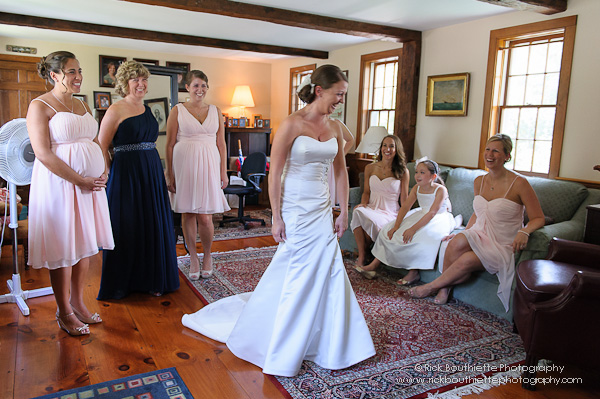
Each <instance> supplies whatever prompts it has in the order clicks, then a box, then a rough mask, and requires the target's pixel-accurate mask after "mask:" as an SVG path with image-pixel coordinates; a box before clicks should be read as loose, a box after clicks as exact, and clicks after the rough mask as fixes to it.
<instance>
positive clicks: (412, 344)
mask: <svg viewBox="0 0 600 399" xmlns="http://www.w3.org/2000/svg"><path fill="white" fill-rule="evenodd" d="M275 249H276V247H268V248H261V249H247V250H239V251H231V252H222V253H213V262H214V263H213V264H214V267H215V273H214V275H213V276H214V278H211V279H207V280H201V281H194V282H192V281H189V280H188V282H189V284H190V286H192V287H193V288H194V289H195V291H196V293H197V294H198V295H199V297H200V299H201V300H202V301H203V302H204V303H210V302H213V301H216V300H218V299H220V298H223V297H226V296H230V295H233V294H238V293H243V292H249V291H252V290H253V289H254V287H255V286H256V284H257V283H258V281H259V279H260V277H261V276H262V274H263V272H264V270H265V269H266V267H267V266H268V265H269V263H270V261H271V258H272V257H273V254H274V253H275ZM352 262H354V259H353V258H352V257H351V256H350V255H345V256H344V263H345V265H346V271H347V273H348V276H349V278H350V282H351V284H352V287H353V288H354V292H355V294H356V297H357V299H358V302H359V304H360V306H361V309H362V311H363V313H364V316H365V319H366V321H367V324H368V326H369V329H370V331H371V335H372V338H373V342H374V344H375V348H376V351H377V354H376V355H375V356H374V357H372V358H370V359H367V360H365V361H363V362H361V363H359V364H356V365H354V366H352V367H350V368H347V369H344V370H326V369H323V368H321V367H319V366H317V365H316V364H314V363H312V362H307V361H305V362H304V363H303V365H302V369H301V370H300V373H299V374H298V376H296V377H293V378H286V377H275V378H276V380H277V381H278V382H279V384H281V387H283V389H285V391H287V393H288V394H289V397H291V398H302V399H306V398H311V399H317V398H319V399H324V398H328V399H330V398H357V399H358V398H361V399H363V398H364V399H375V398H385V399H391V398H412V397H415V398H421V397H422V398H425V397H446V395H444V394H442V393H443V392H445V391H449V392H446V394H447V395H452V396H450V397H454V398H456V397H460V396H462V395H466V394H469V393H475V392H480V391H482V390H484V389H489V388H490V387H491V386H495V385H501V384H503V383H506V382H509V381H514V380H512V378H516V377H518V375H519V371H520V370H519V366H518V364H519V363H521V362H522V361H523V360H524V359H525V352H524V349H523V347H522V344H521V340H520V338H519V336H518V335H516V334H514V333H513V332H512V326H511V324H510V323H509V322H507V321H506V320H504V319H501V318H499V317H497V316H495V315H493V314H491V313H488V312H485V311H483V310H480V309H477V308H475V307H472V306H470V305H468V304H465V303H462V302H460V301H456V300H451V301H450V302H449V303H448V304H447V305H444V306H439V305H435V304H434V303H433V300H432V298H428V299H412V298H410V297H409V296H408V295H407V288H405V287H400V286H398V285H397V284H396V283H395V281H397V279H398V276H397V275H393V274H389V272H383V273H382V274H381V275H379V277H378V278H377V279H375V280H365V279H364V278H363V277H361V276H360V275H359V274H358V273H356V272H355V271H354V270H352V269H351V265H352ZM179 267H180V270H181V272H182V274H184V275H186V276H187V273H188V271H189V257H187V256H184V257H180V258H179ZM459 387H460V388H459ZM454 388H457V389H454ZM450 390H452V391H450ZM432 395H433V396H432Z"/></svg>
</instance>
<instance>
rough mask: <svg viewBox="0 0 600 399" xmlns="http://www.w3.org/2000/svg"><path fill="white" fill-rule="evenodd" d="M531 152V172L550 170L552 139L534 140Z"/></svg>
mask: <svg viewBox="0 0 600 399" xmlns="http://www.w3.org/2000/svg"><path fill="white" fill-rule="evenodd" d="M534 148H535V149H534V152H533V166H532V167H531V171H532V172H536V173H548V171H549V170H550V154H551V152H552V141H536V142H535V147H534Z"/></svg>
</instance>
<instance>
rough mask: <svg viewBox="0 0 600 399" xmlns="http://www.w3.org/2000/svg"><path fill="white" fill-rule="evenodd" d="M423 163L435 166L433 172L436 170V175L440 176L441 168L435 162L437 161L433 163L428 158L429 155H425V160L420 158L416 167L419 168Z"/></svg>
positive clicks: (416, 162)
mask: <svg viewBox="0 0 600 399" xmlns="http://www.w3.org/2000/svg"><path fill="white" fill-rule="evenodd" d="M421 162H428V163H430V164H431V165H433V170H434V173H435V174H436V175H439V174H440V167H439V165H438V164H437V162H435V161H432V160H431V159H429V158H427V155H425V156H424V157H423V158H419V159H417V160H416V161H415V166H417V165H418V164H420V163H421Z"/></svg>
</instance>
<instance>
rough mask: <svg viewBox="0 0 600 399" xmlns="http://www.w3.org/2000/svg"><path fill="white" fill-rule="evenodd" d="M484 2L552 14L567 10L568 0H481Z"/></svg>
mask: <svg viewBox="0 0 600 399" xmlns="http://www.w3.org/2000/svg"><path fill="white" fill-rule="evenodd" d="M479 1H482V2H484V3H489V4H495V5H498V6H504V7H510V8H516V9H517V10H519V11H534V12H539V13H540V14H546V15H552V14H557V13H559V12H563V11H566V10H567V0H479Z"/></svg>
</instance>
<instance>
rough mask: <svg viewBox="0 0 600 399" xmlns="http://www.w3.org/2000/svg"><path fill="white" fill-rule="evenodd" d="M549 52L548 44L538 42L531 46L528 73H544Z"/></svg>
mask: <svg viewBox="0 0 600 399" xmlns="http://www.w3.org/2000/svg"><path fill="white" fill-rule="evenodd" d="M547 54H548V44H545V43H544V44H538V45H536V46H531V51H530V52H529V68H528V69H527V72H528V73H543V72H545V71H546V57H547Z"/></svg>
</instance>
